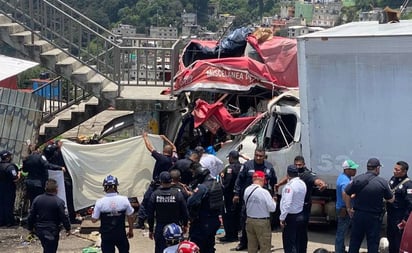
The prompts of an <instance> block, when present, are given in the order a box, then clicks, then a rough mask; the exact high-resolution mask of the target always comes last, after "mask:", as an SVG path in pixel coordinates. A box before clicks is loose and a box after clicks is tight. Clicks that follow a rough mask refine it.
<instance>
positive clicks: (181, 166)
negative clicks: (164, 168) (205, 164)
mask: <svg viewBox="0 0 412 253" xmlns="http://www.w3.org/2000/svg"><path fill="white" fill-rule="evenodd" d="M199 159H200V157H199V154H198V153H196V152H192V153H191V154H190V155H189V156H188V157H185V158H183V159H179V160H177V162H176V163H175V164H174V165H173V166H172V168H170V169H169V172H170V171H171V170H174V169H177V170H179V171H180V175H181V177H182V178H181V180H180V181H181V182H182V183H183V184H185V185H189V184H190V183H191V182H192V180H193V177H192V172H191V171H190V165H191V164H192V163H193V162H199Z"/></svg>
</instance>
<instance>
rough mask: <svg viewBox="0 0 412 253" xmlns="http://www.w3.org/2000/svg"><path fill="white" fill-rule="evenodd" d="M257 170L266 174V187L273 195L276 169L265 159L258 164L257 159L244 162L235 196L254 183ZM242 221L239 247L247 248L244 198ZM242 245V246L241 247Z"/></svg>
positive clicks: (237, 180)
mask: <svg viewBox="0 0 412 253" xmlns="http://www.w3.org/2000/svg"><path fill="white" fill-rule="evenodd" d="M255 171H263V172H264V173H265V176H266V184H265V186H264V188H266V189H267V190H269V192H270V193H271V194H272V195H273V194H274V189H275V184H276V183H277V177H276V172H275V169H274V168H273V165H272V164H271V163H270V162H268V161H266V160H265V161H264V163H263V164H257V163H256V162H255V160H249V161H247V162H245V163H244V164H243V168H242V170H241V171H240V172H239V176H238V177H237V179H236V182H235V187H234V195H235V196H243V192H244V190H245V189H246V187H248V186H249V185H251V184H252V176H253V173H255ZM241 209H242V210H241V221H240V226H241V229H242V236H241V238H240V242H239V246H238V248H246V247H247V234H246V226H245V224H246V219H247V215H246V207H245V205H244V202H243V200H242V207H241ZM240 246H242V247H240Z"/></svg>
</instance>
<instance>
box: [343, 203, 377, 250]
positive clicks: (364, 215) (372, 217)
mask: <svg viewBox="0 0 412 253" xmlns="http://www.w3.org/2000/svg"><path fill="white" fill-rule="evenodd" d="M381 225H382V220H381V214H375V213H370V212H363V211H359V210H356V211H355V214H354V215H353V218H352V231H351V236H350V243H349V253H358V252H359V248H360V246H361V244H362V241H363V238H364V237H365V235H366V242H367V245H368V252H371V253H372V252H379V239H380V238H379V237H380V229H381Z"/></svg>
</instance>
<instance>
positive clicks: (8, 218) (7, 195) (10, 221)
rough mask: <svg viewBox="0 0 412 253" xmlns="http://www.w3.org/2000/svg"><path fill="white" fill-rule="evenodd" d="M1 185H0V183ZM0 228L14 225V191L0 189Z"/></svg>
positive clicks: (4, 188)
mask: <svg viewBox="0 0 412 253" xmlns="http://www.w3.org/2000/svg"><path fill="white" fill-rule="evenodd" d="M0 184H1V183H0ZM0 189H1V191H0V194H1V196H0V205H1V206H2V207H1V208H0V226H10V225H14V223H15V222H16V221H15V219H14V202H15V199H16V189H15V188H14V189H10V188H7V187H0Z"/></svg>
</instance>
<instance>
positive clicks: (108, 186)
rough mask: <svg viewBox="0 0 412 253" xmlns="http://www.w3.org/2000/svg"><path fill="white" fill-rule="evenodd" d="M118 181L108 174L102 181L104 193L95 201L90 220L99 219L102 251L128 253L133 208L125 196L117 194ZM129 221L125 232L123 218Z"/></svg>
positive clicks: (131, 231) (131, 232)
mask: <svg viewBox="0 0 412 253" xmlns="http://www.w3.org/2000/svg"><path fill="white" fill-rule="evenodd" d="M118 185H119V181H118V180H117V178H116V177H114V176H112V175H108V176H107V177H106V178H105V179H104V181H103V187H104V191H105V192H106V195H105V196H104V197H103V198H100V199H98V200H97V201H96V205H95V206H94V210H93V214H92V222H93V223H95V222H97V221H98V220H100V229H99V232H100V235H101V238H102V245H101V249H102V252H103V253H106V252H115V247H117V249H118V251H119V253H129V249H130V245H129V241H128V240H127V239H128V238H132V237H133V221H134V218H133V212H134V209H133V207H132V205H131V204H130V202H129V199H128V198H127V197H126V196H121V195H119V194H118V191H117V186H118ZM126 217H127V222H128V223H129V229H128V232H127V233H126V228H125V222H124V221H125V219H126Z"/></svg>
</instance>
